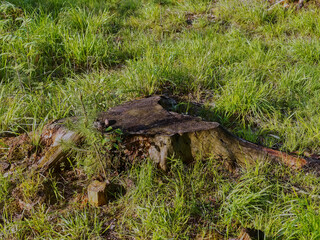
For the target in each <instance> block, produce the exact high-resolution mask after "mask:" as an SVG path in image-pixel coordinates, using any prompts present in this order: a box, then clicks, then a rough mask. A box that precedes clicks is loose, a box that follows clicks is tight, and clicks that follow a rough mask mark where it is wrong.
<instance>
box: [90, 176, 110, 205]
mask: <svg viewBox="0 0 320 240" xmlns="http://www.w3.org/2000/svg"><path fill="white" fill-rule="evenodd" d="M88 201H89V203H90V204H91V205H93V206H95V207H99V206H102V205H104V204H106V203H107V182H100V181H98V180H95V181H93V182H92V183H91V184H90V185H89V186H88Z"/></svg>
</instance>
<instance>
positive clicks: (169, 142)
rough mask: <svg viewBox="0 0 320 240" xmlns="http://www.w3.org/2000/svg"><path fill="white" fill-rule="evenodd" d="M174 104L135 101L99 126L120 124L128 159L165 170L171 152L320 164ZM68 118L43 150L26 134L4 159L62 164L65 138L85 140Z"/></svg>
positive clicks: (236, 161) (191, 157)
mask: <svg viewBox="0 0 320 240" xmlns="http://www.w3.org/2000/svg"><path fill="white" fill-rule="evenodd" d="M175 104H176V103H175V101H174V100H172V99H170V98H167V97H163V96H153V97H149V98H144V99H140V100H135V101H132V102H128V103H125V104H123V105H120V106H117V107H115V108H112V109H110V110H109V111H107V112H104V113H101V114H100V115H99V117H98V120H97V122H96V123H95V124H94V125H95V126H96V128H97V129H99V131H101V132H102V133H104V134H105V135H106V137H107V136H108V135H109V134H110V132H106V128H107V127H112V128H113V129H117V128H119V129H121V130H122V132H123V133H124V135H123V145H124V146H123V147H124V148H125V149H126V150H125V151H124V152H125V153H124V154H126V155H127V157H128V159H133V158H136V157H137V158H140V157H142V158H146V157H148V158H151V159H152V160H153V161H154V162H155V163H157V164H158V165H159V167H160V168H161V169H163V170H167V168H168V166H167V159H168V158H169V157H171V156H174V157H176V158H180V159H181V160H182V161H184V162H185V163H190V162H193V161H196V160H203V159H208V158H216V159H219V160H221V161H223V162H224V163H225V165H226V167H227V168H228V169H229V170H231V171H232V170H233V169H235V168H236V167H237V166H238V165H240V166H246V164H253V163H255V162H256V161H259V160H262V161H263V160H266V159H269V160H272V161H277V162H282V163H284V164H286V165H287V166H289V167H291V168H295V169H299V168H302V167H304V166H308V167H310V166H311V168H315V166H316V167H317V166H320V164H319V162H320V161H316V160H312V159H308V158H303V157H298V156H294V155H290V154H287V153H284V152H280V151H277V150H274V149H270V148H265V147H263V146H259V145H256V144H253V143H250V142H248V141H245V140H243V139H240V138H238V137H236V136H234V135H232V134H231V133H230V132H228V131H227V130H226V129H225V128H223V127H222V126H221V125H220V124H219V123H217V122H206V121H202V120H201V119H200V118H198V117H193V116H189V115H183V114H179V113H176V112H173V111H171V109H173V108H174V107H175ZM71 120H72V121H75V122H76V121H77V119H71ZM65 122H66V120H58V121H55V122H53V123H50V124H48V125H47V126H45V128H44V129H43V131H42V133H41V136H40V145H41V151H40V152H37V151H36V152H34V150H35V149H34V147H33V146H32V144H31V142H30V141H31V140H30V138H29V137H28V135H27V134H24V135H21V136H19V137H17V138H16V139H15V140H14V139H10V143H8V146H9V151H8V153H7V157H6V158H4V161H5V162H11V161H12V160H13V161H14V160H15V159H19V161H21V160H23V161H27V162H30V163H32V164H33V166H32V169H33V170H38V171H41V172H45V171H47V170H48V169H50V168H52V167H54V166H57V165H58V164H59V163H60V162H61V161H64V160H65V159H67V157H68V156H69V155H70V151H65V150H64V148H63V146H62V144H61V143H62V142H70V141H71V142H73V143H76V144H77V143H80V142H81V139H82V138H81V137H80V136H79V134H77V133H76V132H73V131H71V130H69V129H68V128H67V127H66V126H65ZM6 159H7V160H6ZM318 168H319V167H318ZM7 169H8V168H7V167H6V168H5V169H4V170H3V171H6V170H7Z"/></svg>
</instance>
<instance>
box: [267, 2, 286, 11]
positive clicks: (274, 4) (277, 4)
mask: <svg viewBox="0 0 320 240" xmlns="http://www.w3.org/2000/svg"><path fill="white" fill-rule="evenodd" d="M284 1H285V0H280V1H278V2H276V3H275V4H273V5H272V6H271V7H270V8H269V9H268V10H267V11H270V10H272V9H273V8H274V7H275V6H277V5H278V4H280V3H283V2H284Z"/></svg>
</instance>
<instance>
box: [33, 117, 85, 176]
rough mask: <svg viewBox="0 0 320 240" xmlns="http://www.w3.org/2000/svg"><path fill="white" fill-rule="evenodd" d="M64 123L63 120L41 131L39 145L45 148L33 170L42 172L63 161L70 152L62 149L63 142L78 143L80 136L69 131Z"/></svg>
mask: <svg viewBox="0 0 320 240" xmlns="http://www.w3.org/2000/svg"><path fill="white" fill-rule="evenodd" d="M64 122H65V120H58V121H55V122H53V123H51V124H49V125H46V126H45V128H44V129H43V131H42V134H41V145H42V146H45V149H44V151H43V152H44V154H43V156H42V157H41V158H40V159H39V160H38V161H37V163H36V164H35V166H34V168H35V169H37V170H40V171H42V172H44V171H46V170H48V169H50V168H51V167H53V166H56V165H57V164H59V163H60V162H62V161H63V160H65V159H66V158H67V157H68V156H69V153H70V152H69V151H65V150H64V149H63V146H62V143H63V142H72V143H79V141H80V139H81V137H80V135H79V134H78V133H76V132H74V131H71V130H69V129H68V128H67V127H66V126H65V125H64Z"/></svg>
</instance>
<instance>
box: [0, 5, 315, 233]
mask: <svg viewBox="0 0 320 240" xmlns="http://www.w3.org/2000/svg"><path fill="white" fill-rule="evenodd" d="M269 8H270V4H269V3H268V1H262V0H261V1H260V0H259V1H258V0H250V1H249V0H248V1H235V0H218V1H209V0H198V1H195V0H180V1H173V0H164V1H153V0H110V1H102V0H90V1H85V0H74V1H67V0H50V1H49V0H48V1H40V0H34V1H31V0H28V1H22V0H8V1H0V102H1V104H0V136H1V134H2V133H8V132H9V133H14V134H20V133H23V132H28V131H31V130H38V131H41V129H42V127H43V125H44V124H46V123H48V122H49V121H51V120H53V119H60V118H65V117H69V116H79V115H83V114H84V109H83V106H84V108H85V111H86V112H87V114H88V115H89V117H90V119H93V118H94V117H95V114H96V113H97V112H100V111H105V110H107V109H108V108H110V107H112V106H115V105H117V104H120V103H122V102H124V101H127V100H131V99H134V98H136V97H142V96H148V95H151V94H162V93H166V94H169V95H174V96H179V97H180V98H181V99H184V101H185V103H183V104H182V105H186V106H188V101H193V102H197V103H201V104H203V106H204V111H202V113H201V116H202V117H203V118H205V119H207V120H214V121H219V122H220V123H222V124H223V125H224V126H226V127H227V128H228V129H229V130H230V131H232V132H233V133H234V134H236V135H238V136H240V137H243V138H245V139H246V140H249V141H252V142H255V143H259V144H262V145H265V146H268V147H274V148H277V149H280V150H283V151H287V152H299V153H304V152H307V153H309V154H319V151H320V148H319V143H320V121H319V119H320V113H319V111H318V103H319V99H320V96H319V89H320V83H319V77H320V70H319V67H318V65H319V62H320V54H319V50H320V43H319V41H318V39H319V37H320V25H319V20H320V9H319V8H318V6H317V1H316V0H313V1H311V0H310V1H309V2H308V5H307V7H306V8H303V9H301V10H299V11H296V10H295V9H294V8H289V9H284V8H282V7H281V6H280V5H279V6H277V7H275V8H273V9H272V10H268V9H269ZM187 108H188V107H187ZM85 131H87V133H88V129H87V130H85ZM32 139H33V144H34V145H37V144H38V143H37V141H38V139H37V135H36V134H35V135H33V136H32ZM90 139H91V138H90ZM100 140H101V139H99V138H98V137H97V136H94V135H92V141H94V142H95V143H96V144H98V146H99V147H103V146H104V145H103V144H105V143H101V141H102V140H101V141H100ZM89 145H90V144H87V145H85V146H84V148H85V149H83V154H79V155H78V156H77V157H76V162H75V163H73V164H74V166H73V168H74V170H73V171H84V172H85V175H86V176H87V177H88V176H89V177H91V176H92V175H94V173H95V172H96V171H99V168H100V170H101V165H99V164H98V165H97V164H96V165H93V164H92V162H93V159H95V158H96V157H97V156H96V155H95V153H94V152H92V151H91V148H90V146H89ZM0 147H1V145H0ZM0 151H1V150H0ZM99 151H100V150H99ZM101 151H102V150H101ZM86 155H87V156H86ZM1 157H2V155H0V158H1ZM172 161H173V167H172V169H171V170H170V172H169V173H168V174H163V173H161V172H159V171H158V170H157V169H156V168H155V167H154V166H152V164H150V163H139V164H137V165H133V166H130V167H129V170H130V171H129V170H128V172H121V173H120V175H119V176H116V177H115V176H112V177H115V180H116V181H118V182H119V183H120V184H121V185H123V186H125V188H126V191H127V193H126V194H125V195H124V196H118V197H117V198H116V200H115V201H113V202H111V203H110V205H109V206H108V207H106V208H103V209H98V210H93V209H91V208H89V207H88V206H86V207H84V209H82V208H81V207H80V206H75V207H74V209H73V210H74V211H71V212H70V213H69V214H67V213H62V214H61V215H60V214H58V212H59V211H60V210H61V209H64V208H65V207H66V206H65V204H66V203H65V202H64V201H65V199H66V198H67V196H66V194H67V193H66V190H64V189H63V187H62V186H61V185H63V184H60V182H63V180H62V179H60V178H58V177H57V178H55V177H54V176H52V179H51V178H50V179H51V180H50V181H51V185H50V186H51V187H52V188H54V189H55V194H54V195H55V196H56V199H55V200H54V201H53V200H52V201H53V202H55V203H54V204H51V203H50V201H49V202H48V201H44V202H42V203H40V202H39V203H38V204H37V205H36V206H35V207H34V210H33V211H30V212H28V214H27V215H26V216H25V218H22V219H20V220H19V219H18V220H16V219H13V217H12V216H13V214H12V213H10V212H8V211H7V212H6V211H4V209H5V207H7V206H11V205H13V202H14V199H13V196H12V194H11V192H12V191H11V190H12V189H11V188H14V187H15V186H11V184H13V183H11V182H10V178H9V177H4V176H3V175H1V177H0V209H1V210H0V213H1V215H2V219H4V220H1V218H0V230H1V231H0V232H1V233H0V234H2V235H0V236H1V237H3V238H7V239H12V238H17V239H26V238H29V239H33V238H38V239H48V238H50V239H54V238H56V239H88V238H89V239H99V238H103V237H105V236H108V235H109V236H115V237H118V238H120V239H125V238H128V239H130V238H134V239H146V238H147V239H194V238H196V237H199V238H200V239H201V238H203V239H206V238H207V239H212V238H218V239H219V237H217V236H218V235H217V234H218V233H219V234H221V235H223V236H224V237H225V238H227V237H229V236H236V235H237V234H238V233H239V232H240V228H241V227H253V228H258V229H261V230H263V231H264V232H265V233H266V235H267V236H268V237H270V238H271V239H319V238H320V236H319V234H320V233H319V232H320V231H319V228H320V227H319V224H318V222H319V217H318V214H319V208H318V205H319V203H318V201H319V199H318V197H317V196H318V195H319V191H320V189H319V187H318V185H319V179H318V178H317V176H316V175H314V174H309V175H304V174H303V173H295V172H291V171H290V170H288V169H286V168H284V167H280V166H274V165H270V164H265V165H257V166H255V167H253V168H249V169H247V170H243V172H241V173H239V174H238V176H230V174H229V173H227V172H225V171H224V170H223V169H222V167H221V166H219V164H218V163H216V162H215V161H213V160H211V161H208V162H199V163H196V164H195V165H193V166H184V165H182V164H181V163H180V162H179V161H178V160H175V159H172ZM106 164H107V163H106ZM127 167H128V166H127ZM110 172H112V171H110ZM199 173H201V174H199ZM108 174H109V172H108ZM17 175H18V174H17ZM16 178H18V181H13V182H18V185H19V186H20V188H21V189H22V192H23V191H25V192H24V193H25V194H26V196H27V197H26V198H28V199H29V198H30V199H33V198H32V196H31V195H35V196H33V197H34V198H36V197H37V196H36V195H37V192H38V191H42V190H43V189H45V186H46V184H45V182H44V179H43V177H41V176H39V178H38V176H35V177H34V179H31V180H28V181H32V182H31V185H32V186H31V187H30V189H27V188H23V186H25V187H26V186H28V184H25V185H23V181H24V180H23V179H24V178H23V177H21V176H20V177H16ZM27 183H28V182H27ZM129 183H130V184H129ZM21 184H22V185H21ZM81 186H82V187H85V186H83V184H82V185H81ZM296 188H299V189H301V190H303V191H304V192H306V193H307V194H303V193H302V192H297V190H296ZM39 189H40V190H39ZM41 189H42V190H41ZM32 191H34V192H32ZM28 194H29V195H28ZM312 196H313V197H312ZM315 196H316V197H315ZM51 205H53V206H54V207H55V210H51V209H50V207H49V206H51ZM67 205H68V204H67ZM12 208H14V206H12ZM116 211H118V212H119V213H116ZM12 212H13V210H12ZM52 219H53V220H52ZM114 219H115V220H114ZM51 222H52V223H53V224H49V223H51ZM106 229H107V230H106Z"/></svg>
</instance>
